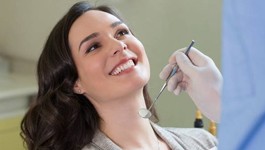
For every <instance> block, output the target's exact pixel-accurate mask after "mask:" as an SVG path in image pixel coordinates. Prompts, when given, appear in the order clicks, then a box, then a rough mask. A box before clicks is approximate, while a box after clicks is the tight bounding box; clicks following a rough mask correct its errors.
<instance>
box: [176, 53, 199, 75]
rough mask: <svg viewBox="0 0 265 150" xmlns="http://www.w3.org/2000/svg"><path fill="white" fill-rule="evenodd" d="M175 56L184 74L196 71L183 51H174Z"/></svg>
mask: <svg viewBox="0 0 265 150" xmlns="http://www.w3.org/2000/svg"><path fill="white" fill-rule="evenodd" d="M175 57H176V61H177V64H178V66H179V68H180V70H182V71H183V73H184V74H187V75H188V76H191V75H192V74H195V73H196V71H197V67H196V66H194V65H193V64H192V62H191V61H190V59H189V58H188V57H187V56H186V55H185V54H184V53H182V52H176V54H175Z"/></svg>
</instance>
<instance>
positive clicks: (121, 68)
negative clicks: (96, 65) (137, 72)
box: [110, 59, 135, 76]
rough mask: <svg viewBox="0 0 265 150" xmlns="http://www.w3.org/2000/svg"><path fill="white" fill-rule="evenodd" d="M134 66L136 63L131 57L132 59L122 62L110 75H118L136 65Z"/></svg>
mask: <svg viewBox="0 0 265 150" xmlns="http://www.w3.org/2000/svg"><path fill="white" fill-rule="evenodd" d="M134 66H135V64H134V62H133V60H131V59H130V60H128V61H127V62H125V63H123V64H121V65H119V66H117V67H115V68H114V69H113V70H112V71H111V72H110V75H113V76H115V75H118V74H120V73H121V72H123V71H125V70H128V69H130V68H132V67H134Z"/></svg>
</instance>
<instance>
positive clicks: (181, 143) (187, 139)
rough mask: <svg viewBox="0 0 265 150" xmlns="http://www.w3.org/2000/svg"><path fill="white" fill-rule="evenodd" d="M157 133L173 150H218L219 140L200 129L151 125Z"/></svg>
mask: <svg viewBox="0 0 265 150" xmlns="http://www.w3.org/2000/svg"><path fill="white" fill-rule="evenodd" d="M151 124H152V126H153V128H154V130H155V132H156V133H157V134H158V135H159V136H160V137H161V138H162V139H163V140H164V141H165V142H166V143H167V144H168V145H169V146H170V147H171V149H173V150H175V149H197V150H209V149H211V150H215V149H217V144H218V142H217V139H216V138H215V137H214V136H213V135H212V134H210V133H209V132H208V131H206V130H204V129H199V128H172V127H161V126H159V125H157V124H155V123H151Z"/></svg>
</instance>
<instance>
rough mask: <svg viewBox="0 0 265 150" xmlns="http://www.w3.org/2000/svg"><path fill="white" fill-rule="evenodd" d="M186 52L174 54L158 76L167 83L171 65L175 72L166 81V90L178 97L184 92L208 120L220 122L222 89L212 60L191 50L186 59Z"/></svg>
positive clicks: (197, 51)
mask: <svg viewBox="0 0 265 150" xmlns="http://www.w3.org/2000/svg"><path fill="white" fill-rule="evenodd" d="M185 50H186V48H183V49H180V50H177V51H175V52H174V53H173V54H172V55H171V57H170V59H169V64H167V65H166V66H165V67H164V68H163V70H162V71H161V73H160V78H161V79H163V80H166V78H167V77H168V75H169V73H170V71H171V70H172V68H173V66H174V64H176V63H177V65H178V66H179V70H178V72H177V73H176V74H175V75H174V76H173V77H172V78H171V79H170V80H169V81H168V90H169V91H171V92H174V94H176V95H178V94H179V93H180V92H181V91H186V92H187V93H188V95H189V96H190V97H191V99H192V100H193V101H194V103H195V104H196V106H197V107H198V108H199V110H200V111H201V112H202V113H203V114H204V115H205V116H206V117H207V118H209V119H211V120H213V121H215V122H217V123H218V122H219V120H220V113H221V112H220V111H221V106H220V105H221V104H220V103H221V102H220V98H221V97H220V96H221V88H222V82H223V77H222V75H221V73H220V71H219V70H218V68H217V67H216V65H215V63H214V62H213V60H212V59H211V58H209V57H208V56H206V55H204V54H203V53H201V52H200V51H199V50H197V49H196V48H194V47H192V48H191V50H190V52H189V54H188V55H189V57H187V56H186V55H185V54H184V51H185Z"/></svg>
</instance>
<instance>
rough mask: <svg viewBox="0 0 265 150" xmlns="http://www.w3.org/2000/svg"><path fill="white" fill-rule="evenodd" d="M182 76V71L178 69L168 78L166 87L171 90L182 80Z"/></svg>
mask: <svg viewBox="0 0 265 150" xmlns="http://www.w3.org/2000/svg"><path fill="white" fill-rule="evenodd" d="M182 78H183V75H182V72H181V71H178V72H177V73H176V74H175V75H174V76H172V77H171V78H170V79H169V81H168V83H167V89H168V90H169V91H170V92H173V91H174V90H175V89H176V88H177V86H178V83H179V82H181V81H182Z"/></svg>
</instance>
